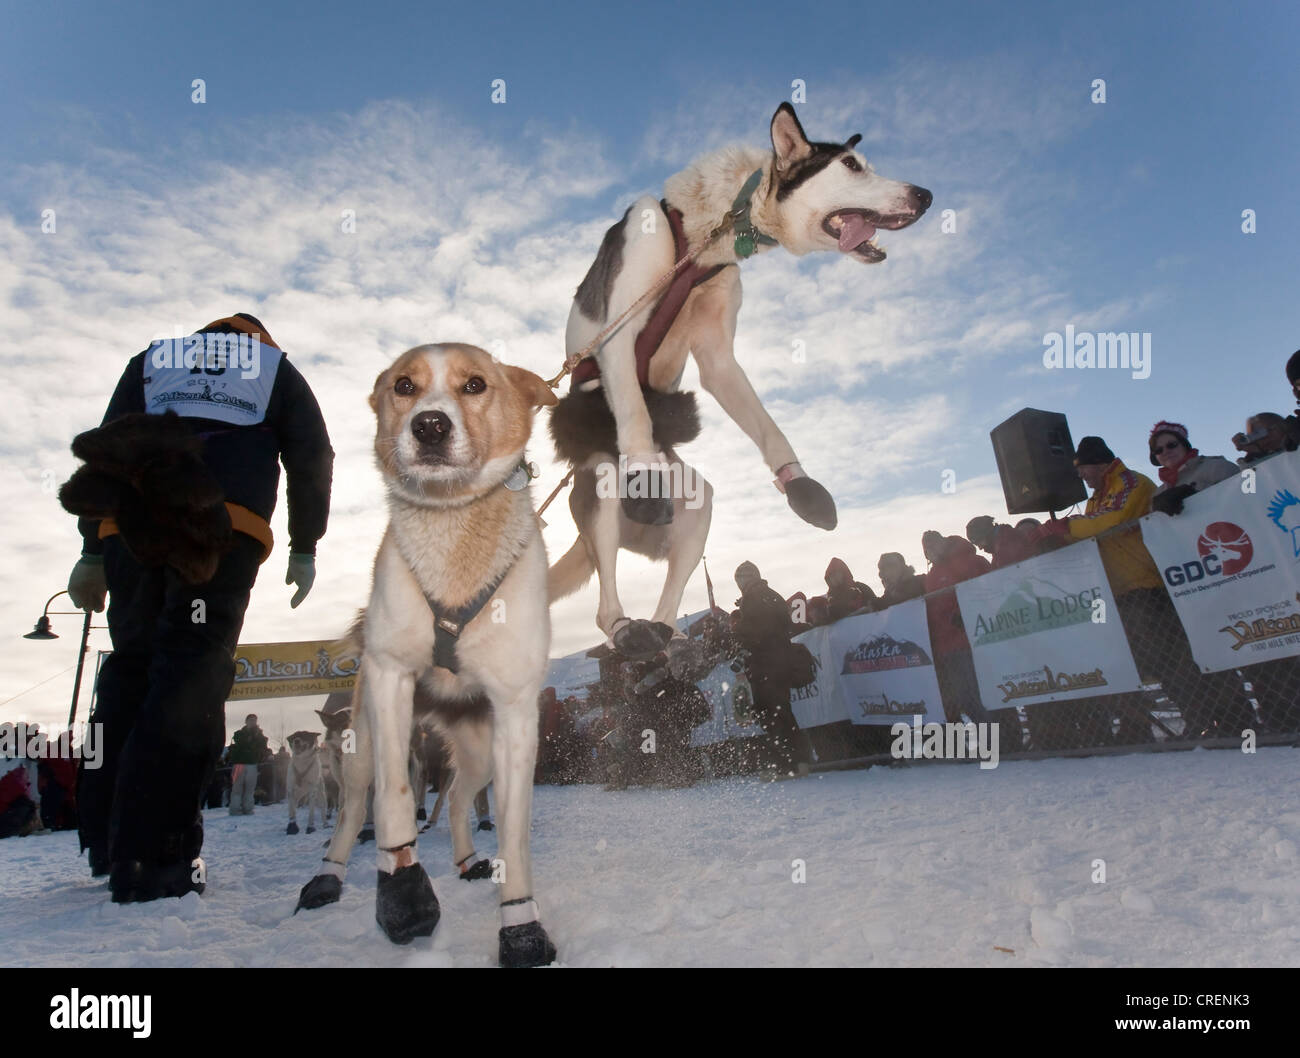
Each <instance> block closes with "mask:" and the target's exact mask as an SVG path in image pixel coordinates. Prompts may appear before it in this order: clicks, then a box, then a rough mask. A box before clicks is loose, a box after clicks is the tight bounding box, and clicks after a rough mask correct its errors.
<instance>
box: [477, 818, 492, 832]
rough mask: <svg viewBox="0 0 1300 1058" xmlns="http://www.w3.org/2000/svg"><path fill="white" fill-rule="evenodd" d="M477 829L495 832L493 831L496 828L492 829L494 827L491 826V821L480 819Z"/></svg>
mask: <svg viewBox="0 0 1300 1058" xmlns="http://www.w3.org/2000/svg"><path fill="white" fill-rule="evenodd" d="M478 828H479V830H495V829H496V827H494V826H493V825H492V820H490V819H480V820H479V822H478Z"/></svg>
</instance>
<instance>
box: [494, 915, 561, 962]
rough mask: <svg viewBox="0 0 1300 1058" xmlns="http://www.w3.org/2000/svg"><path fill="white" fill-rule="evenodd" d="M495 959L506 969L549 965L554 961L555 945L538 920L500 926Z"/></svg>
mask: <svg viewBox="0 0 1300 1058" xmlns="http://www.w3.org/2000/svg"><path fill="white" fill-rule="evenodd" d="M497 961H498V962H499V963H500V964H501V965H502V966H503V967H505V968H506V969H516V968H526V967H529V966H549V965H550V964H551V963H553V962H555V945H554V944H552V943H551V938H550V937H548V936H547V935H546V930H544V929H542V924H541V923H540V922H525V923H524V924H523V925H522V926H502V927H501V947H500V954H499V956H498V958H497Z"/></svg>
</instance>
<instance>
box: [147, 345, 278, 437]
mask: <svg viewBox="0 0 1300 1058" xmlns="http://www.w3.org/2000/svg"><path fill="white" fill-rule="evenodd" d="M282 355H283V354H282V353H281V352H280V350H279V349H276V348H273V347H272V346H269V345H263V344H262V343H261V342H259V341H258V340H257V339H256V338H254V337H252V336H250V335H247V334H191V335H190V336H189V337H187V338H167V339H163V340H161V341H157V342H155V343H154V344H153V345H152V346H150V347H149V350H148V352H146V353H145V361H144V407H145V411H147V412H148V413H149V414H151V415H161V414H163V413H164V412H166V411H174V412H175V413H176V414H177V415H188V416H193V417H195V418H201V419H216V420H218V421H220V422H227V423H230V424H232V425H234V426H254V425H256V424H258V423H260V422H262V421H263V420H264V419H265V418H266V406H267V404H268V403H269V402H270V400H271V390H272V389H273V388H274V386H275V374H276V371H277V370H279V367H280V357H281V356H282Z"/></svg>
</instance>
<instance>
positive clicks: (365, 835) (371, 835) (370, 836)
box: [357, 827, 375, 845]
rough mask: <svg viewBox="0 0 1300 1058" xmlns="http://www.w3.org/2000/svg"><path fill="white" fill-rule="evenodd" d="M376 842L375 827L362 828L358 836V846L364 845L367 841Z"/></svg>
mask: <svg viewBox="0 0 1300 1058" xmlns="http://www.w3.org/2000/svg"><path fill="white" fill-rule="evenodd" d="M374 840H375V828H374V827H362V828H361V833H360V834H358V835H357V844H358V845H364V844H365V843H366V842H367V841H374Z"/></svg>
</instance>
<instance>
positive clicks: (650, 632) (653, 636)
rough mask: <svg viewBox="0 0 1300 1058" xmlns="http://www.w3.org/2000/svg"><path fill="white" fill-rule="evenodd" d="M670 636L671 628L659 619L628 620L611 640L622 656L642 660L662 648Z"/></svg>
mask: <svg viewBox="0 0 1300 1058" xmlns="http://www.w3.org/2000/svg"><path fill="white" fill-rule="evenodd" d="M672 637H673V630H672V629H671V628H670V627H668V625H666V624H664V623H663V622H661V621H628V622H627V623H626V624H625V625H623V627H622V628H620V629H619V630H618V631H617V632H615V633H614V635H613V636H612V637H611V640H612V642H613V644H614V649H615V650H616V651H618V652H619V653H620V654H622V655H623V657H625V658H628V659H629V660H631V661H643V660H645V659H647V658H652V657H654V656H655V655H656V654H658V653H659V651H661V650H663V648H664V647H665V646H667V645H668V641H669V640H670V639H672Z"/></svg>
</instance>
